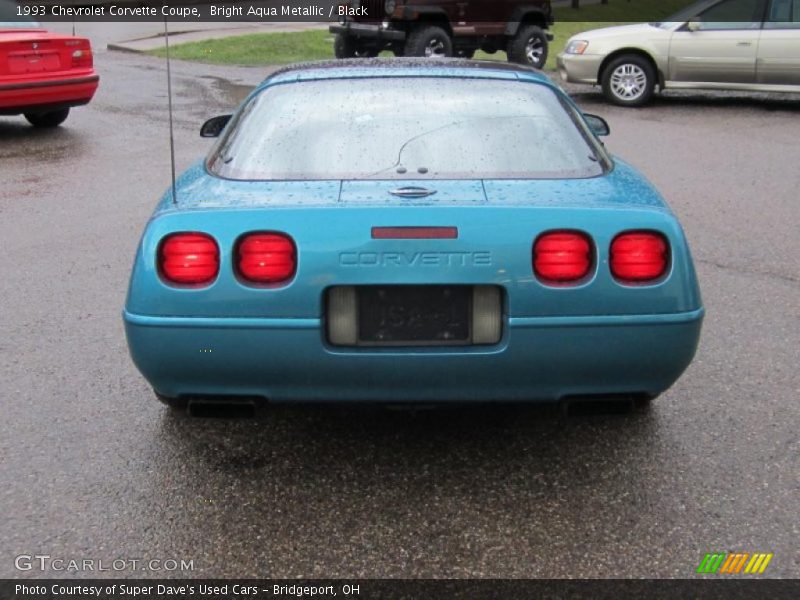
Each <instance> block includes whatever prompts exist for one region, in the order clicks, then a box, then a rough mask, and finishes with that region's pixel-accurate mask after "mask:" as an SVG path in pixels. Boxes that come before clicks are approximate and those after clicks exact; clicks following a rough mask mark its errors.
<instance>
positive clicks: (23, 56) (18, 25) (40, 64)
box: [0, 0, 100, 127]
mask: <svg viewBox="0 0 800 600" xmlns="http://www.w3.org/2000/svg"><path fill="white" fill-rule="evenodd" d="M99 80H100V78H99V77H98V75H97V73H95V70H94V59H93V57H92V47H91V44H90V43H89V40H88V39H86V38H82V37H75V36H71V35H61V34H58V33H50V32H48V31H45V30H44V29H42V28H41V27H39V25H38V24H37V23H36V22H35V21H31V20H30V19H28V18H26V17H22V16H19V15H18V14H17V7H16V5H14V4H12V3H9V2H5V1H4V0H0V115H19V114H24V115H25V118H26V119H28V121H29V122H30V123H31V125H33V126H34V127H56V126H58V125H60V124H61V123H63V122H64V119H66V118H67V116H68V115H69V109H70V107H72V106H80V105H82V104H86V103H88V102H89V101H90V100H91V99H92V97H93V96H94V93H95V91H96V90H97V85H98V82H99Z"/></svg>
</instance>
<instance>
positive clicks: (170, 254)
mask: <svg viewBox="0 0 800 600" xmlns="http://www.w3.org/2000/svg"><path fill="white" fill-rule="evenodd" d="M159 267H160V270H161V276H162V277H163V278H164V279H165V280H167V281H168V282H170V283H177V284H181V285H202V284H207V283H211V282H212V281H214V279H215V278H216V277H217V273H219V247H218V246H217V242H215V241H214V238H212V237H211V236H210V235H206V234H205V233H174V234H172V235H170V236H168V237H167V238H165V239H164V241H163V242H162V243H161V250H160V251H159Z"/></svg>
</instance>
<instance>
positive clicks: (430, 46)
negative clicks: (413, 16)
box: [404, 25, 453, 58]
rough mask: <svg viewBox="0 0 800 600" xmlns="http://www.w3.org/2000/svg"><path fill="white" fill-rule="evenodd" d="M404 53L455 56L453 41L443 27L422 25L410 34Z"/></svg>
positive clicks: (408, 54) (435, 56)
mask: <svg viewBox="0 0 800 600" xmlns="http://www.w3.org/2000/svg"><path fill="white" fill-rule="evenodd" d="M404 54H405V56H425V57H429V58H437V57H443V56H453V41H452V40H451V39H450V35H449V34H448V33H447V32H446V31H445V30H444V29H442V28H441V27H436V26H435V25H422V26H420V27H417V28H416V29H414V30H413V31H412V32H411V34H410V35H409V36H408V39H407V40H406V50H405V52H404Z"/></svg>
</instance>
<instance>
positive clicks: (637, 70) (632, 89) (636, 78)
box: [611, 63, 647, 101]
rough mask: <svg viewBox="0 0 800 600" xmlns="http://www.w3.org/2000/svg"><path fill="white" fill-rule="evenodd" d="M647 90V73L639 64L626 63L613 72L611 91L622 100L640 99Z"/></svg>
mask: <svg viewBox="0 0 800 600" xmlns="http://www.w3.org/2000/svg"><path fill="white" fill-rule="evenodd" d="M646 90H647V73H645V72H644V71H643V70H642V68H641V67H639V65H634V64H631V63H625V64H623V65H620V66H618V67H617V68H616V69H614V72H613V73H611V92H612V93H613V94H614V95H615V96H616V97H617V98H619V99H620V100H626V101H631V100H638V99H639V98H641V97H642V95H643V94H644V93H645V91H646Z"/></svg>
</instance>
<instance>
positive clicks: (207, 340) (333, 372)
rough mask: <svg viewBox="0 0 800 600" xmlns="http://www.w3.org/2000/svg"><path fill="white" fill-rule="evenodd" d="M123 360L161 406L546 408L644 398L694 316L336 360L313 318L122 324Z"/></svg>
mask: <svg viewBox="0 0 800 600" xmlns="http://www.w3.org/2000/svg"><path fill="white" fill-rule="evenodd" d="M123 318H124V322H125V331H126V334H127V339H128V346H129V349H130V352H131V356H132V357H133V361H134V363H135V364H136V366H137V367H138V368H139V370H140V371H141V372H142V374H143V375H144V376H145V378H146V379H147V380H148V381H149V383H150V384H151V385H152V386H153V388H154V389H155V390H156V391H157V392H159V393H161V394H163V395H164V396H169V397H181V396H234V397H235V396H248V397H252V396H258V397H262V398H265V399H267V400H269V401H274V402H293V401H326V402H341V401H378V402H403V403H405V402H417V401H419V402H442V401H444V402H446V401H452V402H470V401H477V402H487V401H524V402H537V401H538V402H548V401H549V402H554V401H558V400H561V399H563V398H566V397H575V396H579V397H591V396H593V395H609V394H611V395H615V394H620V395H628V394H630V395H644V396H650V397H653V396H656V395H658V394H659V393H661V392H663V391H664V390H666V389H667V388H668V387H670V386H671V385H672V384H673V383H674V382H675V380H676V379H677V378H678V377H679V376H680V375H681V373H682V372H683V371H684V369H685V368H686V367H687V366H688V365H689V363H690V362H691V360H692V358H693V356H694V353H695V350H696V348H697V343H698V340H699V337H700V329H701V324H702V319H703V309H702V308H700V309H698V310H695V311H691V312H685V313H675V314H656V315H625V316H591V317H588V316H587V317H509V318H507V320H506V323H505V325H504V334H503V338H502V340H501V342H500V343H499V344H497V345H495V346H472V347H461V348H453V347H436V348H416V349H413V350H409V349H403V350H398V349H396V348H381V349H374V348H371V349H364V348H359V349H342V348H333V347H330V346H328V345H327V343H326V342H325V335H324V324H323V321H322V320H321V319H318V318H297V319H268V318H194V317H152V316H142V315H136V314H131V313H129V312H127V311H125V312H124V313H123Z"/></svg>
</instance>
